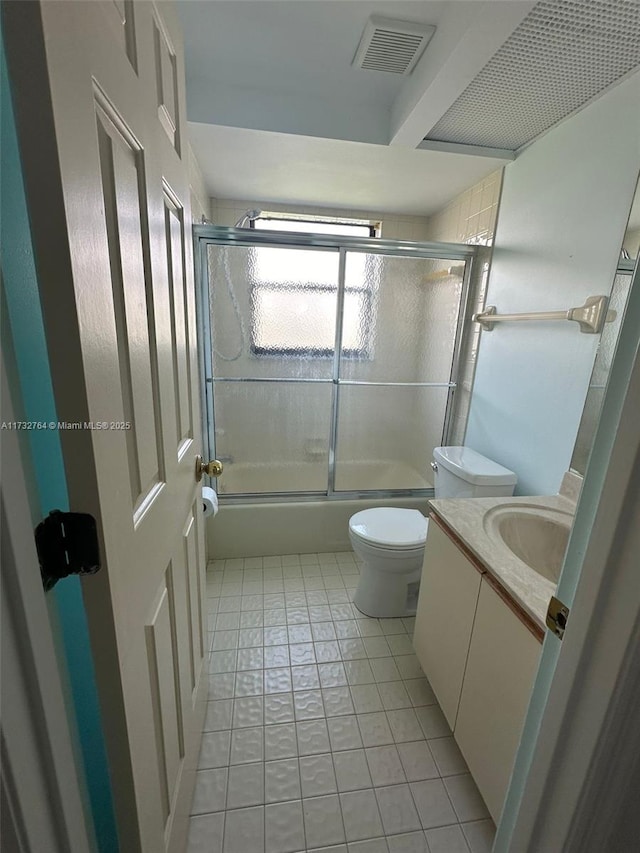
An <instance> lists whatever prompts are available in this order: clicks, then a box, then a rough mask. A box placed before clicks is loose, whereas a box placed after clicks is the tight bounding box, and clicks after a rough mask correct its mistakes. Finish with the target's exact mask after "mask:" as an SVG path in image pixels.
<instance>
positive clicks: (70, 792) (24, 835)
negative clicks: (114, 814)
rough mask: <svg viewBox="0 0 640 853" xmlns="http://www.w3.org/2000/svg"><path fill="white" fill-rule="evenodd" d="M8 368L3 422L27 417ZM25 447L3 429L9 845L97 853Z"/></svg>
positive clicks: (1, 736) (4, 744) (4, 764)
mask: <svg viewBox="0 0 640 853" xmlns="http://www.w3.org/2000/svg"><path fill="white" fill-rule="evenodd" d="M6 345H7V342H6V341H5V342H4V344H3V348H4V346H6ZM3 356H4V353H3ZM1 372H2V386H1V389H0V393H1V396H2V419H3V420H6V421H13V420H20V417H16V409H15V408H14V405H13V401H12V398H11V392H10V388H9V381H8V378H7V370H6V360H5V358H4V357H3V358H2V370H1ZM12 385H13V388H15V387H16V386H15V382H14V383H12ZM23 451H24V448H21V446H20V440H19V433H18V432H16V431H12V430H3V432H2V445H1V460H2V462H1V464H2V485H1V488H0V491H1V512H2V520H1V525H2V529H1V538H0V548H1V555H2V575H1V577H2V581H1V583H2V587H1V591H0V599H1V611H2V616H1V630H2V640H1V642H2V646H1V648H2V703H1V708H2V711H1V723H0V744H1V776H2V779H1V786H2V830H1V831H2V838H1V846H2V849H6V850H7V851H9V850H11V851H13V850H15V851H16V853H69V851H73V853H93V851H94V850H95V849H96V848H95V841H94V839H93V832H92V830H90V829H89V827H88V826H87V823H86V819H85V815H86V814H87V813H88V812H87V811H86V810H85V804H84V803H83V796H82V793H81V787H80V783H79V780H78V775H77V770H76V763H75V757H74V751H73V746H72V741H71V734H70V730H69V724H68V719H67V713H66V707H65V701H64V696H63V690H62V684H61V681H60V675H59V672H58V664H57V660H56V655H55V650H54V640H53V636H52V633H51V627H50V623H49V614H48V610H47V604H46V601H45V595H44V591H43V588H42V581H41V579H40V569H39V566H38V558H37V555H36V548H35V542H34V538H33V529H34V527H33V519H32V516H31V511H30V508H29V507H30V504H29V496H28V492H27V485H26V479H25V472H24V469H23V461H22V452H23ZM5 845H6V847H5Z"/></svg>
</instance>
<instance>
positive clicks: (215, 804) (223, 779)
mask: <svg viewBox="0 0 640 853" xmlns="http://www.w3.org/2000/svg"><path fill="white" fill-rule="evenodd" d="M227 777H228V770H227V768H226V767H225V768H220V769H218V770H198V771H197V773H196V785H195V789H194V792H193V801H192V803H191V813H192V814H207V813H208V812H219V811H222V810H223V809H224V807H225V803H226V798H227Z"/></svg>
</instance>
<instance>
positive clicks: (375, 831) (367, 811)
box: [340, 788, 384, 841]
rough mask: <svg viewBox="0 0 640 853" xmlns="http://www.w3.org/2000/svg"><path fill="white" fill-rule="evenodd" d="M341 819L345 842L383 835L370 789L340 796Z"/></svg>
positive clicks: (376, 805) (376, 806) (375, 803)
mask: <svg viewBox="0 0 640 853" xmlns="http://www.w3.org/2000/svg"><path fill="white" fill-rule="evenodd" d="M340 805H341V807H342V819H343V821H344V831H345V835H346V837H347V841H358V840H361V839H364V838H376V837H378V836H380V835H384V832H383V829H382V822H381V820H380V813H379V811H378V804H377V802H376V797H375V794H374V792H373V789H372V788H369V789H368V790H365V791H350V792H349V793H346V794H340Z"/></svg>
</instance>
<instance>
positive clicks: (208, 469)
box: [196, 456, 224, 483]
mask: <svg viewBox="0 0 640 853" xmlns="http://www.w3.org/2000/svg"><path fill="white" fill-rule="evenodd" d="M223 468H224V466H223V464H222V462H219V461H218V460H217V459H212V460H211V461H210V462H205V461H204V459H203V458H202V456H196V483H199V482H200V480H202V475H203V474H207V475H208V476H209V477H219V476H220V474H222V471H223Z"/></svg>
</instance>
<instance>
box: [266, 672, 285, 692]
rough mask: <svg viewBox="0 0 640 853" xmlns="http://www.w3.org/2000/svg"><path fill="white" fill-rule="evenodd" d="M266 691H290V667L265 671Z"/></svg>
mask: <svg viewBox="0 0 640 853" xmlns="http://www.w3.org/2000/svg"><path fill="white" fill-rule="evenodd" d="M264 692H265V693H290V692H291V670H290V669H289V667H277V668H274V669H265V671H264Z"/></svg>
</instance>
